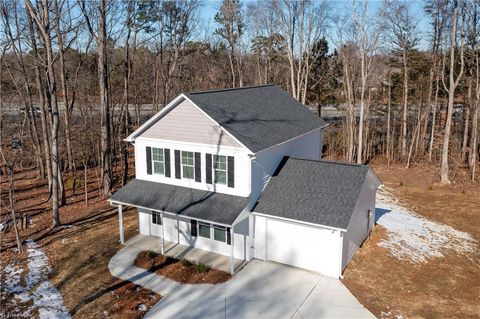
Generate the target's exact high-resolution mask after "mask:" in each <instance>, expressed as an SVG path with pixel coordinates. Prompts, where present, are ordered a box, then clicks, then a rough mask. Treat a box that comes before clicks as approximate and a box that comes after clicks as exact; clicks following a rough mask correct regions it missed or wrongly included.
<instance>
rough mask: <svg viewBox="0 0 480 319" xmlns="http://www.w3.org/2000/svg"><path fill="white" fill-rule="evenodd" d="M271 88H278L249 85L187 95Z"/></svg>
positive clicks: (271, 84) (194, 92)
mask: <svg viewBox="0 0 480 319" xmlns="http://www.w3.org/2000/svg"><path fill="white" fill-rule="evenodd" d="M269 86H276V85H275V84H273V83H270V84H264V85H248V86H242V87H235V88H223V89H212V90H203V91H191V92H187V93H186V94H192V95H194V94H203V93H215V92H225V91H238V90H244V89H255V88H262V87H269Z"/></svg>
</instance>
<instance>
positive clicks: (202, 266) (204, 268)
mask: <svg viewBox="0 0 480 319" xmlns="http://www.w3.org/2000/svg"><path fill="white" fill-rule="evenodd" d="M209 269H210V267H208V265H207V264H204V263H199V264H197V265H195V270H196V271H197V272H199V273H204V272H207V271H208V270H209Z"/></svg>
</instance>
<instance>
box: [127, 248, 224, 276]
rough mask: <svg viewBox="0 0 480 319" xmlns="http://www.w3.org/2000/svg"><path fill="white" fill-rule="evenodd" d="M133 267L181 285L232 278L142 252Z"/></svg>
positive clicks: (187, 261) (208, 269)
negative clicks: (143, 269)
mask: <svg viewBox="0 0 480 319" xmlns="http://www.w3.org/2000/svg"><path fill="white" fill-rule="evenodd" d="M134 263H135V266H137V267H141V268H145V269H147V270H149V271H152V272H155V273H157V274H159V275H161V276H165V277H167V278H170V279H172V280H175V281H177V282H180V283H183V284H220V283H222V282H225V281H227V280H229V279H230V278H232V276H231V275H230V274H229V273H226V272H224V271H221V270H218V269H213V268H209V267H208V265H205V264H193V263H192V262H191V261H189V260H186V259H183V260H178V259H175V258H172V257H168V256H164V255H160V254H156V253H155V252H153V251H142V252H140V253H139V254H138V255H137V258H135V262H134Z"/></svg>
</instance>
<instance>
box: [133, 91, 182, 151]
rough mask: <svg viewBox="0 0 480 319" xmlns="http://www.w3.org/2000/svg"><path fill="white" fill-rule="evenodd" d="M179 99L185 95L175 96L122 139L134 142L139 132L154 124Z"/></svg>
mask: <svg viewBox="0 0 480 319" xmlns="http://www.w3.org/2000/svg"><path fill="white" fill-rule="evenodd" d="M181 99H185V96H184V95H183V93H182V94H180V95H179V96H177V97H176V98H175V99H173V100H172V101H171V102H170V103H168V104H167V106H165V107H164V108H163V109H161V110H160V111H158V112H157V114H155V115H154V116H152V117H151V118H150V119H149V120H148V121H146V122H145V123H143V125H141V126H140V127H139V128H137V129H136V130H135V131H134V132H133V133H132V134H130V135H129V136H127V138H126V139H125V140H124V141H126V142H134V141H135V139H136V138H137V136H138V135H139V134H141V133H143V132H144V131H145V130H146V129H147V128H149V127H150V126H152V125H153V124H155V122H157V120H158V119H160V118H161V117H163V116H164V115H165V114H166V113H168V112H169V111H170V110H171V109H172V108H173V107H175V106H176V105H177V104H178V103H179V102H180V100H181Z"/></svg>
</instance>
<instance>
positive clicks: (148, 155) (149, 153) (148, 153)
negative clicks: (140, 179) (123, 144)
mask: <svg viewBox="0 0 480 319" xmlns="http://www.w3.org/2000/svg"><path fill="white" fill-rule="evenodd" d="M145 156H146V160H147V174H148V175H152V148H151V147H149V146H147V147H146V155H145Z"/></svg>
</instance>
